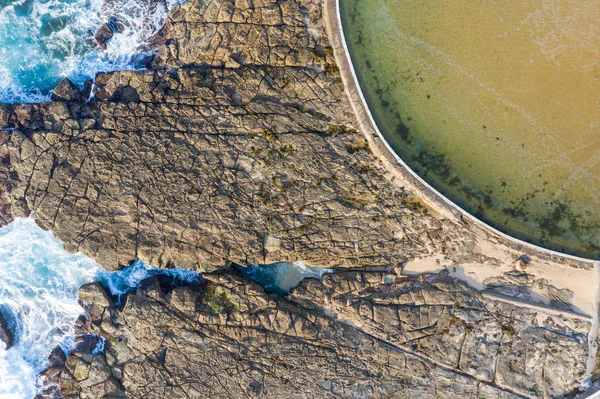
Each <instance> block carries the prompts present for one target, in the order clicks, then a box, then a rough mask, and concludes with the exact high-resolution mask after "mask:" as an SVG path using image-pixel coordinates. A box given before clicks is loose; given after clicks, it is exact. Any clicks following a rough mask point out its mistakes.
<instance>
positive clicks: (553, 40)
mask: <svg viewBox="0 0 600 399" xmlns="http://www.w3.org/2000/svg"><path fill="white" fill-rule="evenodd" d="M340 2H341V14H342V23H343V27H344V33H345V36H346V40H347V42H348V43H347V44H348V47H349V50H350V53H351V58H352V61H353V64H354V67H355V69H356V72H357V75H358V78H359V81H360V84H361V88H362V91H363V93H364V95H365V97H366V99H367V102H368V104H369V108H370V110H371V112H372V114H373V116H374V118H375V120H376V122H377V125H378V127H379V128H380V130H381V131H382V133H383V134H384V136H385V137H386V139H387V140H388V142H389V143H390V144H391V145H392V147H393V148H394V150H395V151H396V152H397V153H398V154H399V155H400V156H401V157H402V159H404V161H405V162H407V163H408V164H409V165H410V167H411V168H413V169H414V170H415V171H416V172H417V173H418V174H419V175H421V176H422V177H423V178H425V179H426V180H427V181H428V182H429V183H430V184H432V185H433V186H434V187H435V188H436V189H438V190H439V191H440V192H442V193H443V194H444V195H446V196H447V197H449V198H450V199H451V200H452V201H454V202H455V203H457V204H458V205H460V206H461V207H463V208H464V209H466V210H467V211H469V212H471V213H472V214H473V215H475V216H477V217H478V218H480V219H482V220H484V221H485V222H487V223H489V224H490V225H492V226H494V227H496V228H498V229H500V230H502V231H504V232H506V233H508V234H511V235H512V236H515V237H517V238H521V239H524V240H527V241H529V242H532V243H535V244H538V245H542V246H544V247H547V248H551V249H554V250H558V251H562V252H567V253H571V254H576V255H580V256H585V257H589V258H593V259H597V258H598V256H599V254H600V234H599V231H600V200H599V198H598V195H599V191H600V190H599V189H600V3H599V2H594V1H590V2H585V1H580V0H563V1H558V2H557V1H554V0H501V1H485V0H477V1H473V0H428V1H423V0H418V1H417V0H340Z"/></svg>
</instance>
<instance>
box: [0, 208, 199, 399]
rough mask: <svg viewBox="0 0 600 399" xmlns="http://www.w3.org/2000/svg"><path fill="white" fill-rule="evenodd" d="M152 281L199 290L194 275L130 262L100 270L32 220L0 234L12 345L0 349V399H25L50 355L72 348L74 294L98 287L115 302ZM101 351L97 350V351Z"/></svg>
mask: <svg viewBox="0 0 600 399" xmlns="http://www.w3.org/2000/svg"><path fill="white" fill-rule="evenodd" d="M152 276H158V277H159V278H160V281H161V282H166V283H169V284H175V285H189V284H199V283H200V282H201V281H202V276H201V275H200V274H199V273H196V272H192V271H187V270H181V269H171V270H161V269H156V268H153V267H150V266H148V265H147V264H145V263H143V262H141V261H136V262H134V263H133V264H132V265H131V266H129V267H126V268H124V269H123V270H121V271H118V272H108V271H106V270H104V269H102V268H101V267H100V266H98V264H96V262H94V261H93V260H92V259H90V258H88V257H86V256H84V255H82V254H70V253H68V252H67V251H65V250H64V248H63V246H62V244H61V243H60V242H59V241H58V240H57V239H56V238H55V237H54V236H53V235H52V233H51V232H48V231H44V230H42V229H40V228H39V227H38V226H37V224H36V223H35V221H34V220H33V219H16V220H15V221H14V222H12V223H10V224H9V225H8V226H5V227H3V228H1V229H0V311H2V312H3V314H4V315H8V319H9V322H10V324H11V326H10V327H11V329H12V330H13V331H15V333H16V337H17V339H16V343H15V344H14V346H13V347H11V348H10V349H8V350H6V349H5V347H4V344H3V343H0V399H31V398H33V397H34V396H35V395H36V394H37V390H38V386H37V384H38V374H39V373H40V372H41V371H43V370H44V369H45V368H46V367H47V366H48V363H47V358H48V355H49V354H50V352H51V351H52V349H54V348H55V347H56V346H57V345H60V346H61V347H62V348H63V350H65V352H68V351H69V348H71V347H72V345H73V339H74V335H73V334H74V330H73V324H74V322H75V320H76V319H77V317H79V315H80V314H82V313H83V309H82V308H81V306H79V304H78V301H77V290H78V289H79V287H80V286H81V285H83V284H86V283H90V282H93V281H100V282H101V283H102V284H103V285H105V287H107V288H108V290H109V291H110V293H111V294H112V295H113V297H115V298H116V299H117V300H120V299H121V298H122V297H123V295H125V294H126V293H129V292H131V291H134V290H135V289H136V288H137V287H138V286H139V285H140V283H141V282H142V281H143V280H144V279H146V278H148V277H152ZM98 350H102V348H98Z"/></svg>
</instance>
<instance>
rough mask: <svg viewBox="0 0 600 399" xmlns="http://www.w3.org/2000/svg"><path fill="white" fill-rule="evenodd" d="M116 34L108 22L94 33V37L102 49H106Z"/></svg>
mask: <svg viewBox="0 0 600 399" xmlns="http://www.w3.org/2000/svg"><path fill="white" fill-rule="evenodd" d="M113 36H114V32H113V30H112V29H111V26H110V25H109V24H108V23H105V24H104V25H102V26H101V27H100V28H98V30H97V31H96V33H95V34H94V39H96V43H98V46H100V48H101V49H102V50H106V43H107V42H108V41H109V40H110V39H112V37H113Z"/></svg>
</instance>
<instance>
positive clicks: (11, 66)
mask: <svg viewBox="0 0 600 399" xmlns="http://www.w3.org/2000/svg"><path fill="white" fill-rule="evenodd" d="M175 4H178V3H177V2H175V3H174V2H172V1H171V2H167V1H164V0H19V1H14V0H0V102H2V103H16V102H40V101H45V100H48V99H49V96H50V90H51V89H53V88H54V87H55V85H56V83H58V81H59V80H60V79H61V78H63V77H69V78H71V79H72V80H73V81H74V82H75V83H76V84H78V85H79V86H80V87H83V83H84V82H85V81H86V80H88V79H90V78H93V77H94V76H95V75H96V73H98V72H107V71H113V70H122V69H137V68H141V67H142V66H141V65H136V62H135V57H134V55H135V54H137V53H139V52H140V46H142V45H143V44H144V42H145V41H146V40H147V39H148V38H149V37H151V36H152V35H153V34H155V33H156V32H158V30H159V29H160V28H161V27H162V26H163V25H164V23H165V21H166V18H167V14H168V9H169V7H172V6H174V5H175ZM112 17H114V18H116V20H117V21H118V25H119V27H120V28H121V29H120V31H119V32H116V33H115V35H114V37H113V38H112V39H111V40H110V41H108V43H107V46H108V47H107V50H106V51H102V50H101V49H100V48H99V46H98V45H97V43H96V42H95V40H94V38H93V37H92V36H91V35H90V32H95V31H96V30H97V29H98V28H99V27H101V26H102V25H103V24H104V23H106V22H108V21H109V19H111V18H112Z"/></svg>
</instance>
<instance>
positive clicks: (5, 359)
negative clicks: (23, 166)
mask: <svg viewBox="0 0 600 399" xmlns="http://www.w3.org/2000/svg"><path fill="white" fill-rule="evenodd" d="M98 270H99V267H98V265H97V264H96V263H95V262H94V261H93V260H91V259H89V258H87V257H85V256H84V255H81V254H74V255H73V254H70V253H68V252H66V251H65V250H64V249H63V247H62V245H61V244H60V242H59V241H58V240H56V238H54V236H53V235H52V233H50V232H47V231H43V230H42V229H40V228H39V227H38V226H37V225H36V223H35V222H34V221H33V219H16V220H15V221H14V222H12V223H11V224H9V225H8V226H6V227H3V228H2V229H0V304H1V305H2V309H10V312H11V314H12V315H13V317H11V318H12V319H13V320H14V321H13V322H11V323H9V324H11V325H10V326H9V327H10V328H11V329H12V330H13V331H12V332H13V334H14V335H15V342H14V345H13V346H12V347H11V348H10V349H8V350H5V344H4V343H3V342H0V398H24V399H25V398H33V397H34V396H35V394H36V391H37V388H36V380H37V374H38V373H39V372H40V371H42V370H43V369H44V368H45V367H47V358H48V355H49V354H50V351H51V350H52V349H53V348H55V347H56V346H58V345H61V346H62V347H63V349H64V350H68V349H69V348H70V347H71V346H72V344H73V334H74V332H73V325H74V322H75V320H76V319H77V317H78V316H79V315H80V314H81V313H82V311H83V309H82V308H81V307H80V306H79V304H78V302H77V289H78V288H79V287H80V286H81V285H83V284H85V283H88V282H91V281H93V280H94V279H95V277H96V275H97V273H98Z"/></svg>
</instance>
